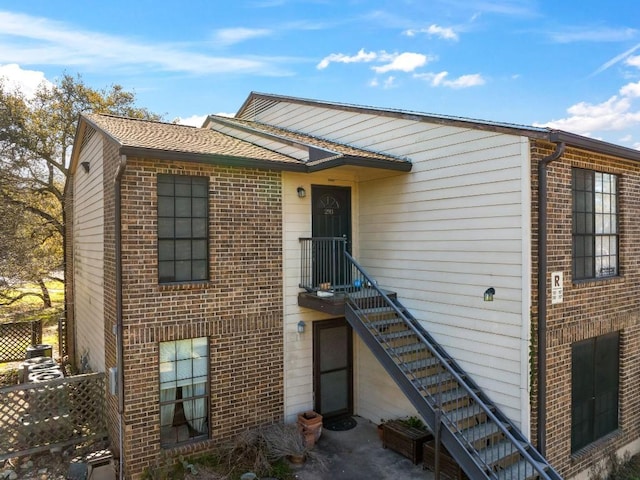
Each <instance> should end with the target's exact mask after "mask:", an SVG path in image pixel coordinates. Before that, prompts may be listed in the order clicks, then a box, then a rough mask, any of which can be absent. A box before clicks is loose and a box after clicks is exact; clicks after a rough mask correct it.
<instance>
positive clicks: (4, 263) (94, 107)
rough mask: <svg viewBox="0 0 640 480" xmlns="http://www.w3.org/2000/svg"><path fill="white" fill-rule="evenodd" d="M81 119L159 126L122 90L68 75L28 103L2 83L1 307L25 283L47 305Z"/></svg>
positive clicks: (58, 264)
mask: <svg viewBox="0 0 640 480" xmlns="http://www.w3.org/2000/svg"><path fill="white" fill-rule="evenodd" d="M81 112H94V113H108V114H114V115H123V116H128V117H133V118H146V119H152V120H158V119H160V116H159V115H156V114H154V113H151V112H150V111H149V110H147V109H146V108H140V107H136V106H135V95H134V94H133V93H131V92H127V91H125V90H123V88H122V87H121V86H120V85H112V86H111V87H109V88H106V89H102V90H95V89H93V88H91V87H88V86H87V85H85V84H84V82H83V81H82V78H81V77H80V76H77V77H73V76H71V75H67V74H64V75H63V76H62V78H60V79H59V80H58V81H57V82H56V83H53V84H44V83H43V84H41V85H40V87H39V88H38V89H37V90H36V92H35V94H34V96H33V97H31V98H27V97H26V96H25V95H24V94H23V93H22V92H21V91H16V90H11V89H10V88H8V87H7V84H6V82H5V81H4V80H2V79H0V205H1V207H0V218H3V219H5V221H4V226H3V228H2V229H1V230H0V231H2V232H3V233H2V234H1V235H0V249H2V253H0V283H2V284H3V285H4V287H5V292H4V296H3V294H2V292H1V289H2V285H0V304H2V303H5V304H6V303H9V302H11V301H13V300H14V299H15V298H16V297H15V296H12V295H10V294H7V288H8V287H11V286H12V282H15V281H18V280H19V281H33V282H36V283H38V284H39V285H40V286H41V288H42V289H43V290H42V295H41V298H42V299H43V301H44V302H45V305H46V303H47V298H48V293H47V291H46V287H45V283H44V280H45V279H46V278H47V277H48V276H51V275H52V274H53V273H54V272H56V271H62V270H63V250H64V248H63V245H64V243H63V242H64V222H65V218H64V184H65V181H66V179H67V176H68V173H69V170H68V169H69V158H70V154H71V148H72V146H73V139H74V135H75V132H76V125H77V121H78V116H79V114H80V113H81ZM5 227H6V228H5ZM5 232H6V233H5ZM7 295H8V296H7ZM3 299H4V300H3Z"/></svg>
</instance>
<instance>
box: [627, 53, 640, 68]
mask: <svg viewBox="0 0 640 480" xmlns="http://www.w3.org/2000/svg"><path fill="white" fill-rule="evenodd" d="M624 63H625V64H626V65H629V66H631V67H637V68H640V55H634V56H632V57H627V59H626V60H625V61H624Z"/></svg>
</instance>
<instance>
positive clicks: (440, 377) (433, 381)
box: [413, 372, 457, 388]
mask: <svg viewBox="0 0 640 480" xmlns="http://www.w3.org/2000/svg"><path fill="white" fill-rule="evenodd" d="M451 382H455V378H453V375H451V373H449V372H440V373H436V374H435V375H429V376H427V377H423V378H416V379H415V380H414V381H413V383H415V384H416V385H418V386H420V387H422V388H429V387H434V386H435V387H437V386H438V385H442V384H447V383H451ZM456 385H457V382H456V383H455V384H454V385H453V386H452V387H450V388H453V387H455V386H456Z"/></svg>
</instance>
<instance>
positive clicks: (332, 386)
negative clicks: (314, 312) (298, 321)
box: [313, 318, 353, 418]
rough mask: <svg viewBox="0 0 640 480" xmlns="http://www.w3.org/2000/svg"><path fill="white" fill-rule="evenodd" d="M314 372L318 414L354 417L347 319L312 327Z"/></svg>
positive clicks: (327, 416) (330, 321)
mask: <svg viewBox="0 0 640 480" xmlns="http://www.w3.org/2000/svg"><path fill="white" fill-rule="evenodd" d="M313 370H314V388H315V407H314V408H315V409H316V411H317V412H319V413H321V414H322V415H323V416H324V417H326V418H331V417H337V416H340V415H347V414H351V413H353V348H352V330H351V327H350V326H349V324H348V323H347V321H346V320H345V319H344V318H339V319H334V320H324V321H320V322H314V323H313Z"/></svg>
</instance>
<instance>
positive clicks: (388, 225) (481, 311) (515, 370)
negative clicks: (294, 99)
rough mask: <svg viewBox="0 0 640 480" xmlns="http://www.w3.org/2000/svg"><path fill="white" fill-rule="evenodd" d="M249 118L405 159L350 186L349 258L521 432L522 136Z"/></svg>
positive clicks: (367, 118)
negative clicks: (401, 168)
mask: <svg viewBox="0 0 640 480" xmlns="http://www.w3.org/2000/svg"><path fill="white" fill-rule="evenodd" d="M255 119H256V120H259V121H262V122H266V123H273V124H275V125H278V126H280V127H284V128H290V129H292V130H298V131H304V132H305V133H309V134H311V135H317V136H320V137H325V138H328V139H330V140H333V141H336V142H341V143H347V144H351V145H355V146H358V147H362V148H366V149H370V150H374V151H381V152H385V153H387V154H392V155H396V156H399V157H403V158H408V159H410V160H411V161H412V162H413V169H412V171H411V172H410V173H408V174H405V175H395V176H389V177H387V178H380V179H377V180H371V181H365V182H361V183H359V184H358V188H359V194H358V196H357V197H356V196H354V202H356V201H357V202H358V208H357V211H358V216H357V217H356V216H354V223H356V224H357V226H358V230H359V233H358V236H357V237H356V236H354V239H356V241H357V245H358V251H357V255H356V259H357V260H358V261H359V262H360V263H361V264H362V265H363V266H364V267H365V268H366V269H367V270H368V271H369V272H370V273H371V274H373V276H374V277H375V278H376V279H377V280H378V283H379V285H381V286H383V287H385V288H388V289H390V290H394V291H397V293H398V297H399V299H400V301H401V302H402V303H403V304H405V305H406V306H407V307H408V308H409V310H410V311H411V312H412V313H413V314H414V316H415V317H416V318H418V319H419V320H421V321H422V322H423V323H424V325H425V327H426V328H427V330H428V331H429V332H430V333H431V334H432V335H433V336H434V337H435V339H436V340H437V341H438V342H440V343H441V344H442V345H443V346H444V347H445V348H446V349H447V351H448V352H449V353H450V354H451V355H452V356H453V357H454V358H455V359H457V360H458V361H459V362H460V364H461V365H462V367H463V368H464V369H466V370H467V371H468V373H469V374H470V375H471V377H472V378H473V379H474V380H475V381H476V382H477V383H478V384H479V385H480V386H481V387H482V388H483V389H484V390H485V392H486V393H487V394H488V396H489V397H490V398H491V399H492V400H493V401H494V402H496V403H497V404H498V405H499V406H500V407H501V408H502V409H503V411H504V412H505V413H506V414H507V415H508V416H509V417H510V418H511V419H512V420H513V421H514V422H515V423H516V424H518V425H519V426H520V427H521V428H522V429H523V431H524V432H525V434H526V433H527V432H528V428H529V413H530V412H529V406H528V405H529V404H528V398H529V397H528V396H529V386H528V372H529V367H528V358H529V348H528V346H529V314H528V312H529V309H530V289H531V286H530V248H531V244H530V236H531V228H530V222H531V219H530V188H531V186H530V181H529V172H530V160H529V153H528V152H529V148H528V139H527V138H525V137H521V136H518V135H507V134H504V133H497V132H492V131H484V130H478V129H472V128H462V127H455V126H448V125H437V124H430V123H426V122H417V121H414V120H412V119H405V118H399V117H393V116H382V115H372V114H368V113H357V112H351V111H341V110H339V109H338V108H336V109H329V108H322V107H320V106H318V107H316V106H309V105H296V104H287V103H286V102H283V103H282V104H281V105H279V106H278V107H277V108H274V109H273V111H270V110H265V111H263V112H261V113H260V114H259V115H258V116H257V118H255ZM327 175H331V173H327ZM354 211H355V210H354ZM286 220H288V219H285V221H286ZM488 287H494V288H495V290H496V295H495V300H494V301H493V302H484V301H483V293H484V290H485V289H486V288H488ZM358 381H360V382H368V381H369V380H367V379H366V378H365V377H358ZM371 382H373V381H372V380H371ZM369 387H370V388H371V389H374V388H376V386H375V385H374V384H373V383H371V385H369ZM360 390H361V391H365V390H366V386H362V388H360ZM380 407H382V406H380Z"/></svg>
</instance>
